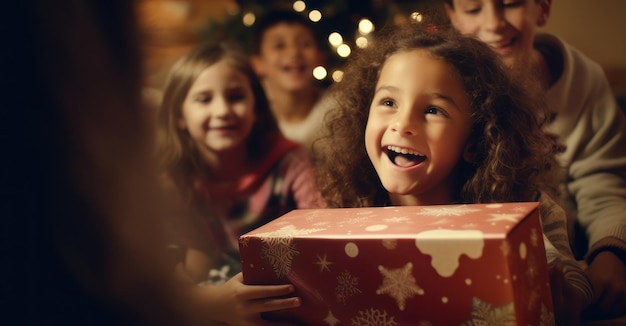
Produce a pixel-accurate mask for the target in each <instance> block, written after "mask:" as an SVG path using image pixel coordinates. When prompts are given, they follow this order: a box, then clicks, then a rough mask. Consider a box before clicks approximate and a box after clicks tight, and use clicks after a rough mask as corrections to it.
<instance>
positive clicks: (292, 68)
mask: <svg viewBox="0 0 626 326" xmlns="http://www.w3.org/2000/svg"><path fill="white" fill-rule="evenodd" d="M305 69H306V66H305V65H289V66H285V67H283V71H285V72H289V73H299V74H301V73H304V72H305Z"/></svg>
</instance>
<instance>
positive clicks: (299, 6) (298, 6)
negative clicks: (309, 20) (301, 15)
mask: <svg viewBox="0 0 626 326" xmlns="http://www.w3.org/2000/svg"><path fill="white" fill-rule="evenodd" d="M304 9H306V3H304V1H300V0H298V1H294V2H293V10H295V11H297V12H303V11H304Z"/></svg>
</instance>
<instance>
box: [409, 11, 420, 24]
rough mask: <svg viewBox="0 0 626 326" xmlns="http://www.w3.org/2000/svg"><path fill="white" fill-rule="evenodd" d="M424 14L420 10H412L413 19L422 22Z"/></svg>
mask: <svg viewBox="0 0 626 326" xmlns="http://www.w3.org/2000/svg"><path fill="white" fill-rule="evenodd" d="M422 18H423V17H422V14H420V13H419V12H417V11H416V12H412V13H411V19H413V20H414V21H416V22H421V21H422Z"/></svg>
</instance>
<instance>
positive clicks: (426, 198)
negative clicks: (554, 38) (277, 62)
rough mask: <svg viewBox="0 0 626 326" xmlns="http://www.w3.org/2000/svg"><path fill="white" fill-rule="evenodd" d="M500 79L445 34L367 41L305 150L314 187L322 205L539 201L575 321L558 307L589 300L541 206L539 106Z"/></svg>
mask: <svg viewBox="0 0 626 326" xmlns="http://www.w3.org/2000/svg"><path fill="white" fill-rule="evenodd" d="M505 71H506V70H505V68H503V67H502V66H501V63H500V61H499V59H498V57H497V55H496V54H494V53H493V51H491V50H490V49H489V48H488V47H487V46H486V45H484V44H483V43H481V42H480V41H478V40H475V39H472V38H469V37H464V36H461V35H460V34H459V33H457V32H455V31H453V30H445V31H444V30H437V29H436V28H434V27H433V26H432V25H427V24H417V23H416V24H408V25H406V26H404V27H397V26H396V27H394V29H391V30H390V31H389V32H387V33H385V34H383V35H379V36H378V37H377V38H376V43H375V44H374V46H371V47H368V48H367V49H365V50H362V51H361V52H358V53H356V54H355V55H354V56H353V57H352V58H351V59H350V60H349V61H348V64H347V65H346V67H345V73H344V77H343V81H342V82H340V83H338V84H336V85H335V86H334V89H333V90H332V91H333V92H334V93H333V96H334V98H335V99H336V100H337V101H338V107H337V108H336V109H335V110H333V111H332V113H331V115H330V116H329V117H328V120H327V121H326V123H327V133H326V134H325V136H324V137H323V138H321V139H319V140H318V142H316V143H315V144H314V154H315V156H316V164H317V168H318V172H319V173H318V183H319V187H320V190H321V191H322V194H323V196H324V198H325V200H326V201H327V203H328V204H329V205H330V206H331V207H332V206H335V207H355V206H356V207H364V206H386V205H437V204H451V203H494V202H516V201H540V202H541V215H542V222H543V227H544V234H545V235H546V236H547V237H544V242H545V243H546V251H547V256H548V261H550V262H551V263H553V262H554V261H560V264H555V265H554V266H557V267H555V268H553V269H552V274H551V277H553V278H552V280H553V282H552V283H553V292H554V300H555V309H556V310H555V313H556V316H557V319H561V320H565V318H568V316H576V314H572V313H569V314H566V313H561V311H560V309H561V308H564V307H571V308H574V309H576V310H577V311H581V309H582V308H583V307H584V306H586V305H587V304H588V302H589V300H590V299H591V295H592V294H591V293H592V291H591V287H590V285H589V282H588V280H587V278H586V277H585V275H584V273H583V271H582V269H581V268H580V267H579V266H578V265H577V264H576V262H575V260H574V259H573V256H572V252H571V250H570V248H569V243H568V239H567V229H566V226H565V215H564V212H563V211H562V209H561V208H560V207H558V206H557V205H556V204H554V202H553V201H552V199H551V194H553V189H554V187H553V183H552V181H551V178H549V177H548V176H550V175H551V173H550V170H551V168H552V167H554V166H556V163H555V158H554V149H553V147H552V144H553V141H552V140H551V139H550V138H548V136H546V135H545V134H544V133H543V131H542V129H541V127H542V123H543V120H544V118H545V117H547V115H545V114H541V112H545V109H544V107H543V105H542V103H543V102H542V101H541V98H534V97H532V96H531V95H530V94H531V93H530V92H531V91H533V89H531V87H530V86H532V84H531V85H525V84H522V83H521V82H517V81H514V80H513V78H512V77H511V76H510V75H508V74H507V73H506V72H505ZM538 94H539V93H538ZM561 268H563V273H561ZM562 281H565V282H562ZM559 284H564V286H563V287H561V286H559ZM570 300H571V301H570ZM564 302H567V305H564ZM570 311H571V310H570Z"/></svg>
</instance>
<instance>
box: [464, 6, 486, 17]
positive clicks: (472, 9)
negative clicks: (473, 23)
mask: <svg viewBox="0 0 626 326" xmlns="http://www.w3.org/2000/svg"><path fill="white" fill-rule="evenodd" d="M481 9H482V7H470V8H466V9H465V10H464V11H465V13H466V14H469V15H476V14H478V13H479V12H480V10H481Z"/></svg>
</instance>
